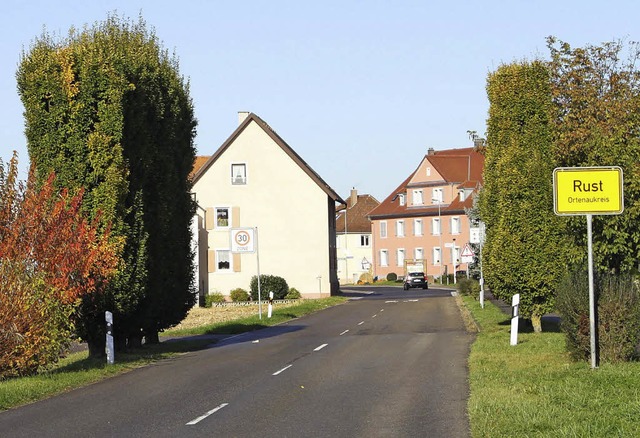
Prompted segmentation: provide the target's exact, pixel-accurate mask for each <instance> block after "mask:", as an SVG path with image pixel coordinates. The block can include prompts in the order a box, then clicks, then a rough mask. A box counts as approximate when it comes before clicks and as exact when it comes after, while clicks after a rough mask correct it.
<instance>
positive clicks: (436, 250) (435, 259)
mask: <svg viewBox="0 0 640 438" xmlns="http://www.w3.org/2000/svg"><path fill="white" fill-rule="evenodd" d="M441 256H442V253H441V251H440V247H439V246H434V247H433V264H434V265H439V264H440V261H441V260H440V257H441Z"/></svg>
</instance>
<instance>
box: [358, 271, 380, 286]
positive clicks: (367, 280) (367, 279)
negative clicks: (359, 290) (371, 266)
mask: <svg viewBox="0 0 640 438" xmlns="http://www.w3.org/2000/svg"><path fill="white" fill-rule="evenodd" d="M376 278H377V277H376ZM374 281H375V280H374V278H373V275H371V274H369V273H368V272H365V273H364V274H362V275H361V276H360V278H359V279H358V284H371V283H373V282H374Z"/></svg>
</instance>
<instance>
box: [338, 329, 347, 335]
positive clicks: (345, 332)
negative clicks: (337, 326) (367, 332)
mask: <svg viewBox="0 0 640 438" xmlns="http://www.w3.org/2000/svg"><path fill="white" fill-rule="evenodd" d="M347 333H349V329H347V330H345V331H343V332H342V333H340V336H342V335H344V334H347Z"/></svg>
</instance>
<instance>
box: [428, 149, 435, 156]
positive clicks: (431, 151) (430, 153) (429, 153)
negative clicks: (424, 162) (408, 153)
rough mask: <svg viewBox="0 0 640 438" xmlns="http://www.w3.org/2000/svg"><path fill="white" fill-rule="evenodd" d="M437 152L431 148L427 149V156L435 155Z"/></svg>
mask: <svg viewBox="0 0 640 438" xmlns="http://www.w3.org/2000/svg"><path fill="white" fill-rule="evenodd" d="M435 152H436V151H435V149H433V148H429V149H427V155H433V154H434V153H435Z"/></svg>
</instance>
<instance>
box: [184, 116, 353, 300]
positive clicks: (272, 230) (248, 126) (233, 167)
mask: <svg viewBox="0 0 640 438" xmlns="http://www.w3.org/2000/svg"><path fill="white" fill-rule="evenodd" d="M192 178H193V193H194V196H195V200H196V202H197V204H198V209H197V213H196V217H195V218H194V223H193V234H194V242H193V243H194V249H195V252H196V257H197V263H196V266H197V272H196V278H197V279H198V290H199V294H200V297H203V296H204V295H205V294H210V293H213V292H221V293H222V294H224V295H228V294H229V292H230V291H231V290H233V289H235V288H238V287H241V288H243V289H246V290H248V289H249V284H250V281H251V277H252V276H254V275H256V274H257V273H258V257H259V267H260V273H261V274H270V275H278V276H281V277H283V278H284V279H285V280H286V281H287V283H288V284H289V287H294V288H296V289H298V290H299V291H300V293H301V294H302V295H303V296H304V297H308V298H314V297H320V296H328V295H330V294H335V293H337V292H338V290H339V284H338V277H337V272H336V269H337V260H336V248H335V242H336V221H335V218H336V203H339V204H344V201H343V200H342V199H341V198H340V197H339V196H338V195H337V194H336V192H335V191H334V190H333V189H332V188H331V187H329V185H327V183H325V182H324V181H323V180H322V178H320V176H319V175H318V174H317V173H315V172H314V171H313V169H311V168H310V167H309V165H307V163H305V162H304V160H303V159H302V158H301V157H300V156H299V155H298V154H297V153H296V152H295V151H294V150H293V149H292V148H291V147H290V146H289V145H288V144H287V143H286V142H285V141H284V140H283V139H282V138H281V137H280V136H279V135H278V134H277V133H276V132H275V131H274V130H273V129H271V127H270V126H269V125H267V123H265V122H264V120H262V119H261V118H260V117H258V116H256V115H255V114H253V113H247V112H240V113H239V126H238V128H237V129H236V130H235V131H234V132H233V133H232V134H231V136H230V137H229V138H228V139H227V140H226V141H225V142H224V143H223V144H222V146H220V148H219V149H218V150H217V151H216V152H215V153H214V154H213V155H212V156H210V157H199V158H198V160H196V164H195V167H194V173H193V176H192ZM234 228H252V229H254V230H255V231H254V232H255V241H256V247H257V250H258V251H257V252H254V253H232V252H231V249H232V245H231V231H232V229H234ZM196 236H197V237H196Z"/></svg>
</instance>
